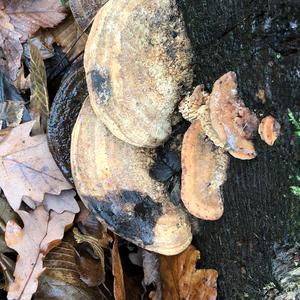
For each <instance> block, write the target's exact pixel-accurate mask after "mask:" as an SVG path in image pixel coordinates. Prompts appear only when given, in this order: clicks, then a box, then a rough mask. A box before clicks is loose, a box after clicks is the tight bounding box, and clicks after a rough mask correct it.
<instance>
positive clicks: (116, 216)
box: [83, 190, 163, 246]
mask: <svg viewBox="0 0 300 300" xmlns="http://www.w3.org/2000/svg"><path fill="white" fill-rule="evenodd" d="M83 198H84V199H85V200H86V201H87V202H88V207H89V209H90V210H91V211H92V212H93V213H94V214H95V215H96V216H99V217H100V219H102V220H104V221H105V223H106V224H107V225H108V227H109V228H111V229H112V230H113V231H114V232H115V233H116V234H118V235H120V236H121V237H123V238H125V239H129V240H133V241H135V243H136V244H138V245H141V246H143V245H152V244H153V243H154V227H155V225H156V222H157V220H158V218H159V217H160V216H161V215H162V214H163V209H162V205H161V203H156V202H154V201H153V200H152V199H151V197H149V196H146V195H143V194H142V193H139V192H137V191H126V190H123V191H121V192H119V193H110V194H107V195H106V196H105V197H104V199H102V200H97V199H96V198H95V197H87V196H83Z"/></svg>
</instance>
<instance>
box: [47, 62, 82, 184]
mask: <svg viewBox="0 0 300 300" xmlns="http://www.w3.org/2000/svg"><path fill="white" fill-rule="evenodd" d="M87 96H88V91H87V87H86V81H85V73H84V68H83V61H82V58H79V59H78V60H76V61H75V62H74V63H73V64H72V66H71V68H70V70H69V71H68V72H67V73H66V74H65V76H64V77H63V79H62V83H61V85H60V87H59V89H58V91H57V93H56V95H55V98H54V100H53V103H52V107H51V114H50V117H49V120H48V130H47V138H48V145H49V149H50V151H51V153H52V156H53V158H54V160H55V162H56V164H57V165H58V167H59V168H60V170H61V171H62V173H63V175H64V176H65V177H66V179H68V181H69V182H71V183H72V184H73V183H74V182H73V178H72V174H71V163H70V147H71V133H72V129H73V126H74V124H75V121H76V118H77V116H78V114H79V111H80V108H81V106H82V103H83V102H84V100H85V98H86V97H87Z"/></svg>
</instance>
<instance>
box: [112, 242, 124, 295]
mask: <svg viewBox="0 0 300 300" xmlns="http://www.w3.org/2000/svg"><path fill="white" fill-rule="evenodd" d="M111 256H112V273H113V275H114V297H115V299H116V300H126V293H125V283H124V275H123V267H122V262H121V257H120V253H119V243H118V238H117V236H115V238H114V244H113V248H112V254H111Z"/></svg>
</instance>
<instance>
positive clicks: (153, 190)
mask: <svg viewBox="0 0 300 300" xmlns="http://www.w3.org/2000/svg"><path fill="white" fill-rule="evenodd" d="M154 156H155V150H154V149H147V148H139V147H135V146H132V145H129V144H127V143H125V142H123V141H121V140H119V139H118V138H116V137H115V136H114V135H113V134H111V133H110V131H109V130H108V129H107V128H106V127H105V125H104V124H103V123H102V122H101V121H100V120H99V118H98V117H97V116H96V114H95V113H94V111H93V109H92V107H91V104H90V101H89V99H88V98H87V99H86V101H85V103H84V105H83V107H82V109H81V111H80V114H79V116H78V118H77V121H76V124H75V127H74V130H73V133H72V144H71V166H72V174H73V178H74V182H75V186H76V189H77V191H78V193H79V195H80V197H81V199H82V200H83V202H84V203H85V205H86V206H87V207H88V208H89V209H90V210H91V211H92V212H93V213H94V214H95V215H96V216H97V217H98V218H99V219H100V220H102V221H104V222H105V223H106V224H107V226H108V228H110V229H111V230H112V231H114V232H115V233H116V234H118V235H120V236H121V237H123V238H125V239H127V240H129V241H131V242H133V243H135V244H136V245H138V246H140V247H143V248H145V249H147V250H150V251H155V252H158V253H162V254H165V255H174V254H177V253H180V252H181V251H183V250H184V249H185V248H186V247H188V245H189V244H190V242H191V238H192V235H191V228H190V224H189V222H188V220H187V217H186V215H185V213H184V212H183V211H182V210H181V209H179V208H178V207H176V206H175V205H173V204H172V203H171V202H170V200H169V197H168V194H167V191H166V190H165V186H164V185H163V184H162V183H159V182H157V181H155V180H153V179H151V177H150V176H149V169H150V166H151V165H152V164H153V162H154Z"/></svg>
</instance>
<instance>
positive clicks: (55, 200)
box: [43, 190, 80, 214]
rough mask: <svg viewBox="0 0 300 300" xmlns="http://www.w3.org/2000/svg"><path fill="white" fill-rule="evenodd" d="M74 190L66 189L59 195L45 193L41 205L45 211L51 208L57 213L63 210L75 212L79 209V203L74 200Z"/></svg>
mask: <svg viewBox="0 0 300 300" xmlns="http://www.w3.org/2000/svg"><path fill="white" fill-rule="evenodd" d="M75 195H76V193H75V191H74V190H67V191H62V192H61V193H60V195H50V194H45V197H44V201H43V205H44V207H45V209H46V210H47V211H50V210H51V209H52V210H53V211H55V212H57V213H58V214H61V213H63V212H64V211H69V212H72V213H74V214H77V213H78V212H79V211H80V208H79V205H78V203H77V201H76V200H75V198H74V197H75Z"/></svg>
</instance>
